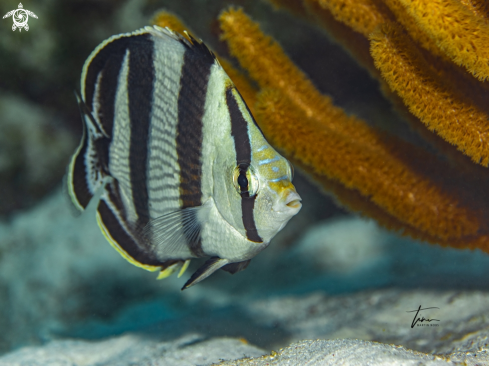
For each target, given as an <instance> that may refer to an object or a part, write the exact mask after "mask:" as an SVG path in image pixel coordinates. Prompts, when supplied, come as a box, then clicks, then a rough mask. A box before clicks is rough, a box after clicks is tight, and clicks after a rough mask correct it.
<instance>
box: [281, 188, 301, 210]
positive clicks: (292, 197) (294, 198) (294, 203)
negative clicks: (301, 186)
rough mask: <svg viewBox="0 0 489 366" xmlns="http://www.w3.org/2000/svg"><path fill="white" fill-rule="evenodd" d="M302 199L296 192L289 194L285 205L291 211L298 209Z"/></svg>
mask: <svg viewBox="0 0 489 366" xmlns="http://www.w3.org/2000/svg"><path fill="white" fill-rule="evenodd" d="M301 201H302V198H301V196H299V194H298V193H297V192H290V193H289V195H288V196H287V198H286V199H285V205H286V206H287V207H290V208H292V209H296V210H297V209H300V208H301V207H302V203H301Z"/></svg>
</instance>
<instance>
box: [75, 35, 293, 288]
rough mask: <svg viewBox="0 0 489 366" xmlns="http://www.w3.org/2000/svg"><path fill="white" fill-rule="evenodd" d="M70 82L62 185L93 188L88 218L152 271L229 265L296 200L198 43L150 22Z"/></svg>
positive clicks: (239, 263)
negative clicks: (77, 92) (75, 113)
mask: <svg viewBox="0 0 489 366" xmlns="http://www.w3.org/2000/svg"><path fill="white" fill-rule="evenodd" d="M81 82H82V86H81V90H82V96H81V98H82V100H81V101H80V106H81V110H82V116H83V120H84V127H85V128H84V136H83V138H82V141H81V143H80V146H79V147H78V149H77V151H76V153H75V155H74V156H73V158H72V161H71V164H70V166H69V169H68V190H69V193H70V196H71V198H72V201H73V203H74V204H75V206H76V207H78V208H79V209H80V210H83V209H85V207H86V206H87V205H88V202H89V201H90V199H91V198H92V197H93V196H94V194H95V192H96V191H97V190H98V189H103V192H102V195H101V198H100V202H99V205H98V209H97V219H98V222H99V226H100V228H101V230H102V232H103V233H104V235H105V236H106V238H107V239H108V241H109V242H110V243H111V244H112V245H113V246H114V248H116V249H117V250H118V251H119V253H121V255H122V256H123V257H124V258H126V259H127V260H128V261H130V262H131V263H132V264H134V265H137V266H139V267H142V268H144V269H147V270H151V271H155V270H160V271H161V273H160V276H159V278H162V277H166V276H167V275H169V274H171V273H173V272H174V271H175V270H177V269H178V268H180V267H182V266H183V267H182V270H184V269H185V268H186V267H187V266H188V262H189V260H190V259H191V258H199V257H210V259H209V260H208V261H207V262H206V263H205V264H204V265H203V266H202V267H200V268H199V269H198V270H197V271H196V272H195V273H194V274H193V275H192V277H191V278H190V280H189V281H187V283H186V284H185V286H184V288H188V287H190V286H191V285H193V284H195V283H197V282H199V281H201V280H203V279H204V278H206V277H208V276H209V275H210V274H212V273H213V272H214V271H216V270H217V269H219V268H223V269H224V270H226V271H228V272H231V273H235V272H237V271H239V270H242V269H244V268H246V266H247V264H248V263H249V260H250V259H251V258H252V257H254V256H255V255H256V254H257V253H258V252H260V251H261V250H263V249H264V248H266V246H267V245H268V244H269V242H270V240H271V239H272V238H273V237H274V236H275V235H276V234H277V232H278V231H280V230H281V229H282V228H283V227H284V226H285V224H286V223H287V222H288V221H289V220H290V218H292V217H293V216H294V215H295V214H297V212H298V211H299V210H300V208H301V203H300V197H299V195H298V194H297V192H296V191H295V188H294V186H293V185H292V183H291V181H292V173H291V166H290V164H289V162H288V161H287V160H286V159H285V158H283V157H282V156H280V155H279V154H278V153H277V152H276V151H275V150H274V149H273V148H272V147H271V146H270V145H269V144H268V142H267V141H266V140H265V138H264V137H263V134H262V133H261V131H260V129H259V128H258V126H257V125H256V123H255V121H254V119H253V117H252V115H251V113H250V112H249V110H248V108H247V107H246V104H245V103H244V101H243V99H242V98H241V96H240V94H239V92H238V91H237V89H236V88H235V86H234V84H233V83H232V81H231V80H230V79H229V77H228V76H227V74H226V73H225V71H224V70H223V69H222V67H221V66H220V64H219V62H218V61H217V59H216V58H215V57H214V55H213V54H212V52H210V51H209V50H208V49H207V47H206V46H205V45H204V44H203V43H202V42H198V41H196V40H194V39H192V40H191V42H189V41H188V40H186V39H185V38H184V37H182V36H180V35H178V34H176V33H174V32H172V31H171V30H169V29H163V28H159V27H146V28H143V29H141V30H138V31H136V32H133V33H129V34H122V35H117V36H114V37H112V38H110V39H108V40H106V41H105V42H103V43H102V44H101V45H100V46H99V47H97V48H96V49H95V51H94V52H93V53H92V54H91V56H90V57H89V58H88V59H87V61H86V63H85V66H84V69H83V74H82V81H81ZM181 273H182V271H181Z"/></svg>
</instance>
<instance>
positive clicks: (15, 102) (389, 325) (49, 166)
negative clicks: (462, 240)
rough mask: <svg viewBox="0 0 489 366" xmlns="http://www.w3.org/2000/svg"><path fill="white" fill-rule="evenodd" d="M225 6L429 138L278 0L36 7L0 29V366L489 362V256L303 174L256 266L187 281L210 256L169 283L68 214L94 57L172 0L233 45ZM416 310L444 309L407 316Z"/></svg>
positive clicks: (355, 103)
mask: <svg viewBox="0 0 489 366" xmlns="http://www.w3.org/2000/svg"><path fill="white" fill-rule="evenodd" d="M229 3H233V4H236V5H241V6H245V11H246V12H248V13H249V14H251V15H252V16H253V17H254V18H255V19H257V20H259V21H260V23H261V24H262V26H263V27H264V29H265V31H266V32H269V33H270V34H273V36H274V37H276V38H277V39H278V40H279V41H280V42H281V43H282V44H283V45H284V47H285V49H286V50H287V52H288V53H289V54H290V55H291V57H292V59H293V60H294V62H296V63H297V64H298V65H299V66H300V67H301V68H303V69H304V70H306V72H307V73H308V75H309V76H311V78H312V79H313V80H314V83H315V84H316V85H317V86H318V88H319V89H320V90H321V91H323V92H324V93H327V94H329V95H332V96H333V97H334V100H335V103H336V104H338V105H341V106H342V107H344V108H346V109H347V110H348V111H349V112H353V113H355V114H357V115H360V116H362V117H364V118H366V119H367V120H369V121H374V122H373V123H379V124H380V125H383V126H384V127H385V126H401V127H395V128H394V127H391V129H392V130H391V132H394V133H398V134H401V135H402V137H403V138H406V139H409V140H415V141H416V142H419V139H418V138H417V137H416V136H415V134H414V133H412V131H411V132H409V131H408V129H407V128H406V127H405V125H402V124H398V125H396V124H395V123H393V122H399V120H400V119H399V117H397V116H396V115H395V114H394V113H393V112H392V110H391V109H390V105H389V103H388V102H386V101H385V100H384V99H382V97H381V96H380V92H379V91H378V90H377V84H376V83H375V82H374V81H372V80H371V79H370V78H369V76H368V75H367V74H366V72H365V71H364V70H361V69H360V68H359V67H358V66H356V64H355V61H354V60H352V59H351V58H350V57H349V56H348V55H347V54H346V53H344V52H342V51H341V50H340V49H339V47H338V46H337V45H335V44H334V43H332V42H330V41H329V40H328V39H327V38H325V37H324V34H323V33H322V32H321V31H319V30H317V29H315V28H314V27H312V26H310V25H308V24H304V23H301V21H300V20H298V19H296V18H293V17H291V16H290V15H287V14H285V13H275V12H273V10H272V8H271V7H270V5H269V4H268V3H266V2H261V1H256V2H247V1H240V0H236V1H232V2H231V1H217V0H206V1H204V0H188V1H186V2H183V1H181V0H168V1H166V0H162V1H155V0H148V1H145V0H130V1H124V2H117V1H111V0H108V1H99V0H44V1H42V2H41V1H40V2H38V3H35V2H32V3H24V5H25V7H26V8H27V9H30V10H32V11H34V12H35V13H36V14H37V15H38V17H39V18H38V19H33V20H32V23H30V24H31V29H30V30H29V33H26V32H23V33H20V32H12V31H11V28H10V27H11V24H10V23H8V24H7V23H6V22H7V21H6V20H4V21H3V23H1V25H2V26H3V27H0V131H1V133H0V192H1V199H0V365H26V366H27V365H29V366H30V365H211V364H221V365H303V364H307V365H329V364H348V365H349V364H351V365H366V364H371V365H377V364H386V365H387V364H388V365H423V364H426V365H432V364H433V365H435V364H436V365H438V364H440V365H442V364H467V365H476V364H489V357H488V356H487V353H486V352H487V349H488V339H487V337H488V336H489V317H488V315H489V284H488V281H487V278H488V275H489V256H488V255H487V254H484V253H482V252H480V251H458V250H454V249H446V248H441V247H438V246H434V245H428V244H422V243H418V242H415V241H412V240H409V239H406V238H400V237H398V236H396V235H395V234H392V233H389V232H386V231H384V230H383V229H380V228H379V227H378V226H377V225H376V224H375V223H374V222H372V221H366V220H363V219H361V218H359V217H356V216H352V215H349V214H346V213H345V212H344V211H343V210H342V209H341V208H339V207H337V206H336V204H335V203H334V201H333V200H332V199H330V198H328V197H326V196H324V195H323V194H322V193H321V192H319V191H318V190H317V189H316V188H314V187H313V186H312V185H311V184H309V183H308V182H307V181H306V179H304V177H301V176H300V174H299V175H298V177H297V179H296V181H295V183H296V185H297V188H298V191H299V193H300V194H301V196H302V197H303V199H304V200H303V205H304V206H303V209H302V211H301V213H300V214H299V215H298V216H297V217H295V218H294V219H293V220H292V221H291V222H290V223H289V225H287V226H286V228H285V229H284V230H283V232H281V233H280V234H279V235H278V236H277V237H276V238H275V239H274V240H273V242H272V243H271V245H270V247H269V248H268V249H267V250H266V251H264V252H263V253H260V255H258V256H257V257H256V258H254V259H253V260H252V262H251V264H250V266H249V267H248V268H247V269H246V271H244V272H241V273H238V274H236V275H234V276H231V275H229V274H227V273H224V272H222V271H220V272H219V273H216V274H215V275H213V276H212V277H210V278H209V279H207V280H205V281H204V282H202V283H200V284H198V285H197V286H195V287H192V288H191V289H189V290H186V291H183V292H182V291H180V288H181V286H182V285H183V284H184V283H185V281H186V279H187V278H188V276H190V274H191V273H192V271H193V270H195V269H196V268H197V266H198V264H197V263H192V265H191V267H190V268H189V270H188V271H187V273H186V274H184V276H183V277H182V278H177V277H176V276H174V277H172V278H170V279H167V280H164V281H156V280H155V277H156V275H155V274H154V273H149V272H146V271H143V270H141V269H138V268H136V267H134V266H132V265H130V264H129V263H127V262H126V261H125V260H124V259H122V258H121V256H120V255H119V254H117V253H116V252H115V251H114V250H113V249H112V248H111V247H110V245H109V244H108V243H107V242H106V240H105V239H104V238H103V236H102V234H101V232H100V230H99V228H98V226H97V224H96V220H95V213H94V207H90V209H89V210H88V211H87V212H86V213H84V214H83V215H81V216H79V217H75V216H74V215H73V210H72V209H71V208H70V205H69V202H68V199H67V198H66V196H65V194H64V193H63V189H62V188H61V179H62V176H63V174H64V171H65V166H66V163H67V162H68V160H69V158H70V155H71V153H72V151H73V150H74V149H75V146H76V143H77V141H78V139H79V137H80V134H81V122H80V118H79V112H78V109H77V106H76V102H75V97H74V93H73V90H74V89H75V88H77V85H78V78H79V73H80V70H81V67H82V65H83V62H84V60H85V58H86V57H87V56H88V54H89V52H90V51H91V50H92V49H93V48H94V47H95V46H96V45H97V44H98V43H99V42H100V41H101V40H103V39H104V38H106V37H108V36H110V35H112V34H116V33H119V32H126V31H131V30H134V29H136V28H138V27H140V26H143V25H145V24H147V22H148V19H149V18H150V17H151V14H152V13H153V12H154V11H155V10H156V9H158V8H162V7H165V8H167V9H169V10H172V11H174V12H176V13H177V14H178V15H180V16H181V17H182V18H183V19H184V20H185V21H186V22H187V23H188V24H189V25H190V26H191V27H192V30H194V31H195V33H196V34H197V35H199V36H200V37H202V38H203V39H204V40H206V41H207V40H208V39H210V41H209V42H210V45H211V46H212V47H213V48H214V49H216V50H218V51H219V52H220V53H222V54H225V47H223V45H222V44H220V43H219V42H218V41H217V38H218V37H217V35H216V34H215V33H216V32H215V29H216V25H215V18H216V16H217V14H218V13H219V11H220V10H221V9H222V8H223V7H225V6H227V5H228V4H229ZM16 7H17V2H13V1H6V2H2V3H1V4H0V10H2V11H3V13H2V14H4V13H6V12H7V11H8V10H11V9H13V8H16ZM6 24H7V25H6ZM319 53H321V55H319ZM325 55H328V57H324V56H325ZM319 56H321V57H319ZM317 60H321V62H318V61H317ZM325 60H326V61H327V64H324V62H326V61H325ZM394 120H395V121H394ZM386 121H388V122H389V123H387V122H386ZM387 129H388V128H387ZM396 129H398V130H399V131H397V130H396ZM393 130H394V131H393ZM419 306H421V307H422V308H425V307H430V308H435V309H428V310H425V311H423V312H421V313H420V318H422V317H424V318H425V319H430V320H431V321H427V320H424V321H423V322H421V321H419V322H418V323H417V324H416V325H415V326H414V327H412V326H411V325H412V322H413V318H414V313H413V312H412V311H413V310H415V309H418V307H419ZM434 319H436V320H434Z"/></svg>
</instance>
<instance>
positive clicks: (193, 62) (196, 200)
mask: <svg viewBox="0 0 489 366" xmlns="http://www.w3.org/2000/svg"><path fill="white" fill-rule="evenodd" d="M195 47H199V44H198V43H196V45H195V46H194V47H189V46H187V45H186V50H185V53H184V56H183V66H182V74H181V77H180V92H179V94H178V124H177V137H176V143H177V155H178V164H179V165H180V200H181V202H182V203H181V204H182V208H187V207H195V206H200V205H201V204H202V202H201V200H202V189H201V180H202V141H203V118H204V109H205V100H206V96H207V86H208V82H209V75H210V73H211V66H212V64H213V63H214V58H213V57H211V56H212V54H210V52H209V56H210V57H208V58H202V57H199V56H201V54H196V52H197V51H198V50H196V48H195ZM204 47H205V46H204ZM187 242H188V244H189V247H190V250H191V251H192V253H193V254H194V255H196V256H197V257H203V256H205V253H204V251H203V249H202V243H201V240H200V238H198V239H197V240H192V239H191V238H188V237H187Z"/></svg>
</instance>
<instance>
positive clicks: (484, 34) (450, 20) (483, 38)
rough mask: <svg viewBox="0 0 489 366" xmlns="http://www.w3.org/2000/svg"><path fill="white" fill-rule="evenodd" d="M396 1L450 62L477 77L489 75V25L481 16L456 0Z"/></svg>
mask: <svg viewBox="0 0 489 366" xmlns="http://www.w3.org/2000/svg"><path fill="white" fill-rule="evenodd" d="M399 1H401V3H402V4H403V5H404V6H405V7H406V9H407V11H408V13H409V14H410V15H411V16H413V17H414V18H415V19H416V23H417V24H418V25H419V27H420V28H422V29H423V30H424V31H425V32H426V33H427V34H428V35H429V36H430V37H431V38H432V39H433V40H435V42H436V44H437V45H438V47H439V48H440V49H442V50H444V51H445V53H446V54H447V55H448V56H449V57H450V58H451V59H452V61H453V62H455V63H456V64H457V65H459V66H463V67H465V68H467V70H468V71H469V72H470V73H472V74H473V75H474V76H475V77H477V78H478V79H479V80H486V79H487V78H489V62H488V60H489V49H488V47H487V45H488V44H489V24H487V22H486V21H485V20H484V19H482V18H479V17H477V16H476V15H475V14H474V12H473V11H471V10H470V9H469V8H468V7H465V6H464V5H462V4H461V3H460V2H458V1H455V0H430V1H421V0H399ZM476 9H480V8H478V7H476Z"/></svg>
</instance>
